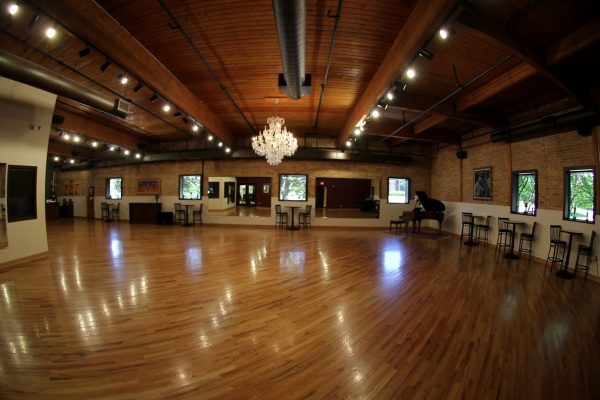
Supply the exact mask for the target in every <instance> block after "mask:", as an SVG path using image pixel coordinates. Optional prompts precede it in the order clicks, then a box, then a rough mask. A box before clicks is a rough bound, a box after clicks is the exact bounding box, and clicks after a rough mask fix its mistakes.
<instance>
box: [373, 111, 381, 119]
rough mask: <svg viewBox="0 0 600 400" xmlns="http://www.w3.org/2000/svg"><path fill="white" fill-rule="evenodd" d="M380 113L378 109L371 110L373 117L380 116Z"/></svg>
mask: <svg viewBox="0 0 600 400" xmlns="http://www.w3.org/2000/svg"><path fill="white" fill-rule="evenodd" d="M380 115H381V113H380V112H379V110H377V109H375V110H373V111H371V117H373V118H379V116H380Z"/></svg>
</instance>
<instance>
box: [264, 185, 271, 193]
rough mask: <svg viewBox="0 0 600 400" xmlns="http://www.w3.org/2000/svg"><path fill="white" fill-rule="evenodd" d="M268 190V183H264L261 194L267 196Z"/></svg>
mask: <svg viewBox="0 0 600 400" xmlns="http://www.w3.org/2000/svg"><path fill="white" fill-rule="evenodd" d="M269 190H270V188H269V184H268V183H265V184H264V185H263V193H264V194H268V193H269Z"/></svg>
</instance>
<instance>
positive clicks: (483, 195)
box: [473, 167, 492, 200]
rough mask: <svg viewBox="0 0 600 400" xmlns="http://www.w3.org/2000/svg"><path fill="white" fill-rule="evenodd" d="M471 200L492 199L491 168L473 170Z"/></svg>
mask: <svg viewBox="0 0 600 400" xmlns="http://www.w3.org/2000/svg"><path fill="white" fill-rule="evenodd" d="M473 199H474V200H491V199H492V167H485V168H475V169H473Z"/></svg>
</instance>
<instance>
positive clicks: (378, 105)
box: [377, 100, 388, 110]
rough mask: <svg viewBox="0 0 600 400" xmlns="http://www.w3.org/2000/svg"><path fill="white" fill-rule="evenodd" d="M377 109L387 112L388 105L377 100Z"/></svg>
mask: <svg viewBox="0 0 600 400" xmlns="http://www.w3.org/2000/svg"><path fill="white" fill-rule="evenodd" d="M377 107H378V108H380V109H382V110H387V108H388V104H387V103H386V102H384V101H383V100H379V101H378V102H377Z"/></svg>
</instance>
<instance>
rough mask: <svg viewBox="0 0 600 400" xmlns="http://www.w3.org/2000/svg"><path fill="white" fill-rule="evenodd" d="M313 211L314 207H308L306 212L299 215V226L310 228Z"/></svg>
mask: <svg viewBox="0 0 600 400" xmlns="http://www.w3.org/2000/svg"><path fill="white" fill-rule="evenodd" d="M311 211H312V205H307V206H306V211H304V212H300V213H298V224H299V225H302V226H304V227H305V228H306V227H308V226H310V214H311Z"/></svg>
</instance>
